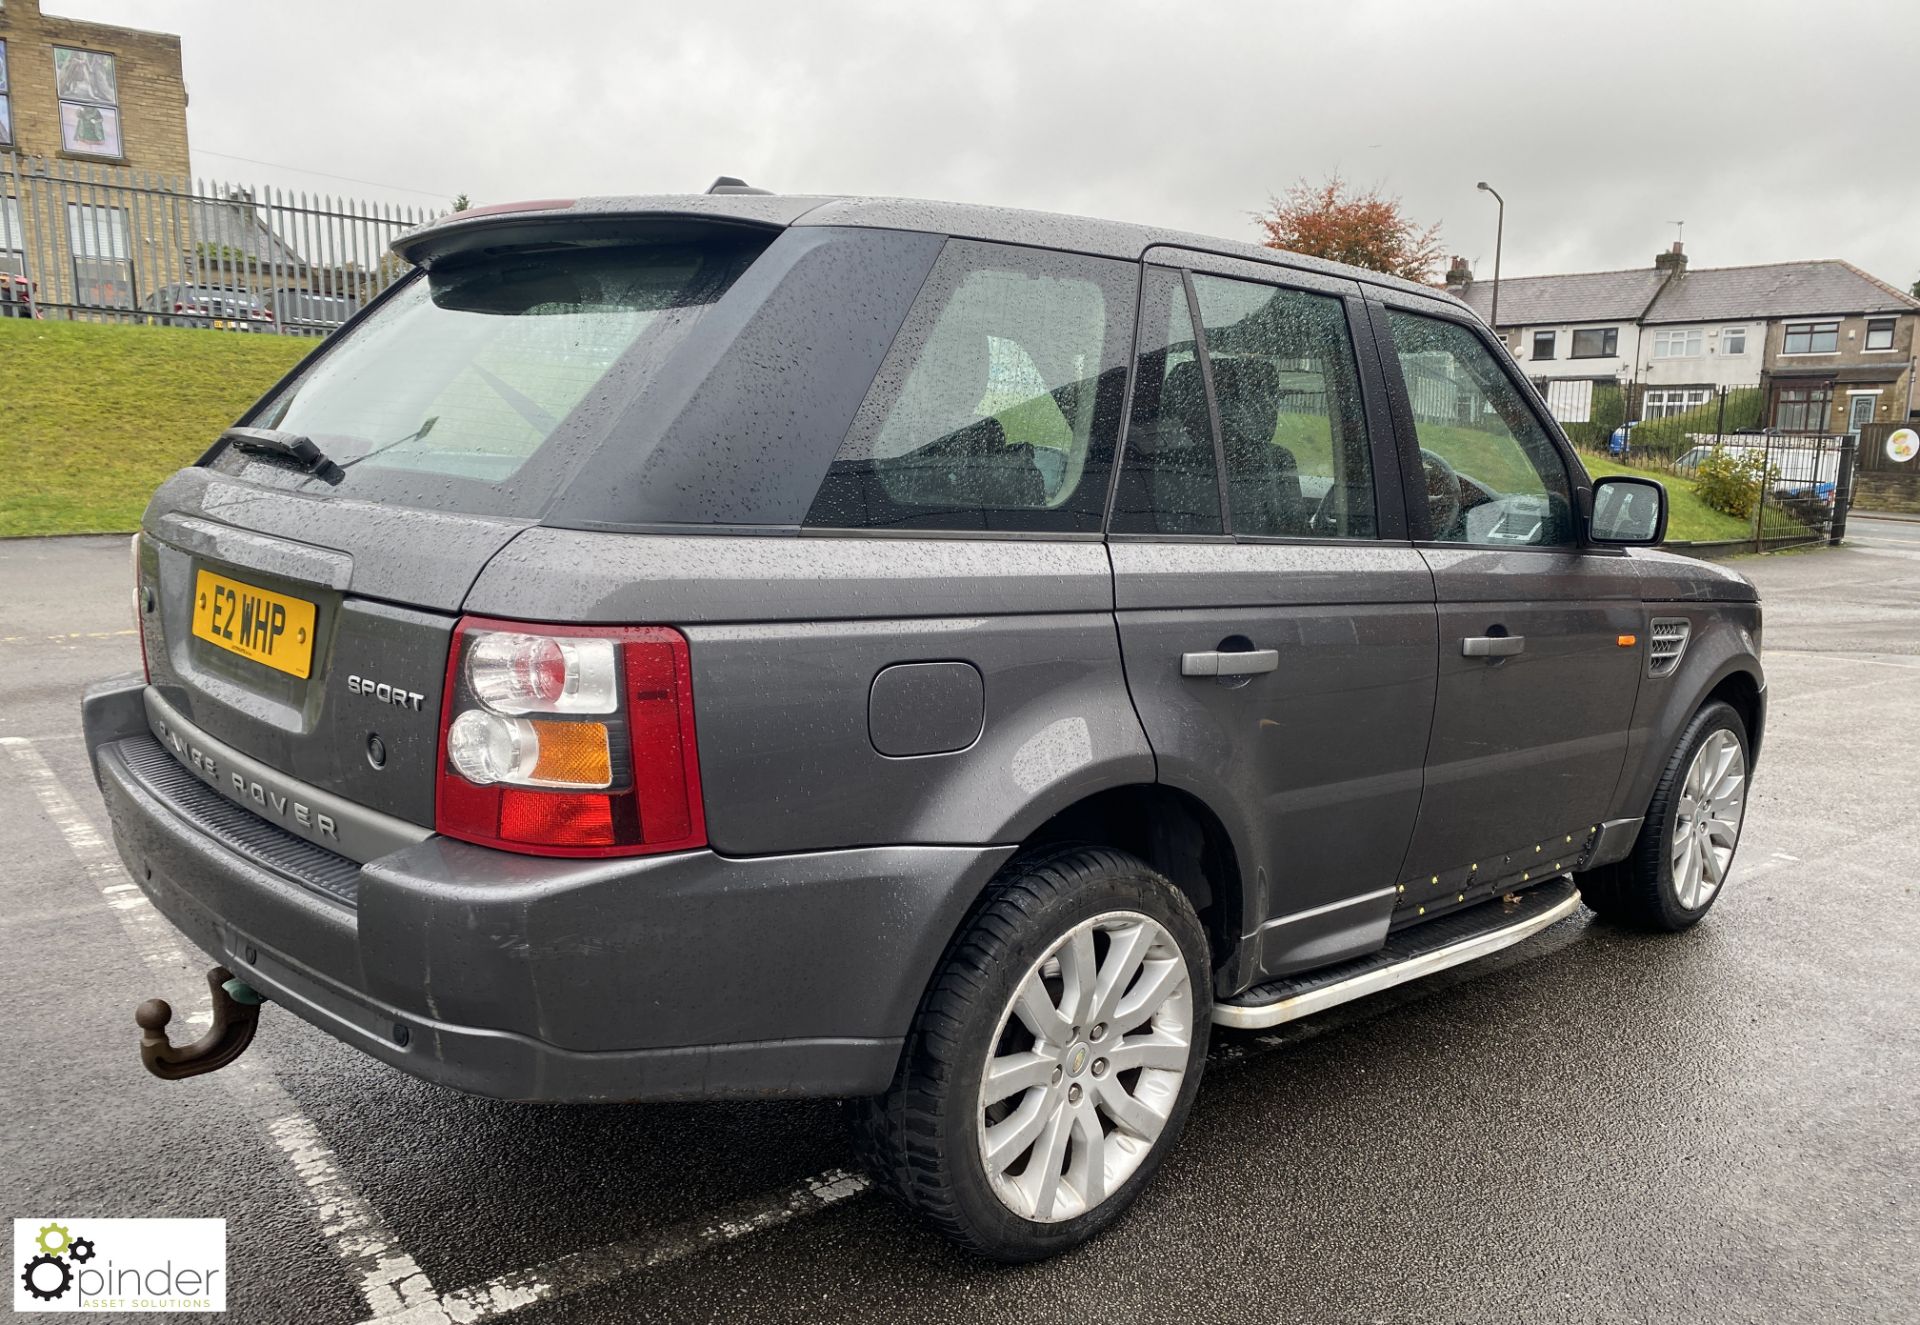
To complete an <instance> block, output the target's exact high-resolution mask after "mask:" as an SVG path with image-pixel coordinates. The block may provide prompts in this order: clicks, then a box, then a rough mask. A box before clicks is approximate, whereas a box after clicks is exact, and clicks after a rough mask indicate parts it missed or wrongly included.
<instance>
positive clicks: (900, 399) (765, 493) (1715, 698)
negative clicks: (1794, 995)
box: [85, 192, 1765, 1259]
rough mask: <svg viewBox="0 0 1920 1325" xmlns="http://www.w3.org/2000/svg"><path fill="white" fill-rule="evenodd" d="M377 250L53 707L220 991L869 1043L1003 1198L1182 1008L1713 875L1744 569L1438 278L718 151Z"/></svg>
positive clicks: (1143, 1108) (338, 1028)
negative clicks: (357, 292) (1591, 438)
mask: <svg viewBox="0 0 1920 1325" xmlns="http://www.w3.org/2000/svg"><path fill="white" fill-rule="evenodd" d="M396 247H397V248H398V250H399V252H400V253H401V255H402V256H404V257H405V258H407V259H408V260H410V261H411V262H412V263H413V264H415V270H414V272H413V273H412V274H411V275H410V276H409V277H408V278H407V279H405V280H403V281H402V282H401V283H399V284H398V285H397V286H395V287H394V288H393V289H391V290H390V291H388V292H387V293H386V294H385V295H383V296H382V297H381V298H380V299H379V300H377V301H376V302H375V303H374V304H373V305H372V306H370V307H369V308H367V309H365V310H363V311H362V312H360V313H358V314H356V315H355V316H354V318H353V319H352V320H351V322H350V323H349V324H348V326H347V327H346V328H345V329H344V331H343V332H342V333H341V334H339V335H336V336H334V337H333V338H331V339H330V340H329V341H327V342H326V343H325V344H323V345H322V346H321V347H320V348H319V349H318V350H316V352H315V353H314V354H313V355H312V356H310V357H309V358H308V359H307V360H306V361H305V362H304V363H303V364H301V365H300V366H299V367H298V368H297V369H296V370H295V371H294V372H293V373H292V374H290V375H289V377H288V378H287V379H286V380H285V381H283V382H281V383H280V384H279V385H278V386H276V387H275V388H274V389H273V390H272V391H271V392H269V393H268V395H267V396H266V397H265V399H263V400H262V401H261V402H260V403H259V405H257V406H256V407H255V408H254V409H253V410H252V411H250V412H249V414H248V415H247V416H246V417H245V418H244V419H243V420H241V421H240V424H239V426H236V427H235V428H233V429H231V430H229V431H228V432H227V433H226V434H225V435H223V437H222V438H221V439H220V440H219V442H218V443H216V444H215V445H214V446H213V447H212V449H210V450H209V452H208V453H207V455H206V456H205V457H204V458H203V459H202V460H201V462H200V463H199V464H197V465H195V466H193V467H191V468H189V469H186V470H183V471H181V472H180V473H178V474H176V475H175V476H174V477H173V478H171V479H170V480H168V482H167V483H166V484H165V485H164V486H163V487H162V488H161V489H160V491H159V492H158V494H157V495H156V496H155V498H154V500H153V503H152V505H151V506H150V507H149V509H148V511H147V513H146V516H145V518H144V520H143V522H142V529H141V532H140V534H139V535H138V536H137V538H136V539H135V544H134V572H135V576H136V584H135V594H136V607H137V611H138V613H139V620H140V631H141V642H142V645H143V649H144V654H145V660H146V675H145V676H144V677H136V678H130V679H128V680H126V681H124V682H119V683H115V684H111V685H107V686H103V687H100V688H99V689H97V690H96V691H95V692H94V693H92V694H90V696H89V697H88V700H87V702H86V709H85V723H86V728H87V737H88V742H89V746H90V748H91V750H92V752H93V758H94V766H95V771H96V775H97V777H98V779H99V782H100V785H101V789H102V791H103V794H104V795H105V798H106V801H107V806H108V810H109V813H110V815H111V818H112V822H113V825H114V833H115V838H116V841H117V843H118V846H119V849H120V852H121V855H122V857H123V859H124V860H125V861H126V863H127V865H128V867H129V869H130V871H131V872H132V875H133V877H134V878H135V880H136V881H138V882H139V884H140V886H141V887H142V889H143V890H144V891H145V892H146V894H147V895H148V896H149V897H150V898H151V899H152V900H153V902H154V904H155V905H156V906H157V907H158V908H159V909H160V910H161V911H162V912H163V913H164V914H166V915H167V916H168V917H169V918H170V919H171V920H172V921H173V922H174V923H175V924H176V925H178V926H179V927H180V929H181V930H182V931H183V932H184V933H186V934H187V935H188V936H189V937H191V938H192V939H193V940H194V941H195V942H196V943H197V944H198V945H199V946H200V947H202V948H203V949H204V950H206V951H207V952H208V953H209V954H210V955H212V956H213V957H214V958H215V959H216V960H217V961H219V962H220V963H221V964H222V966H223V968H225V969H224V970H222V971H221V972H219V973H218V974H219V975H221V976H225V975H226V974H228V973H231V974H232V975H233V977H234V978H233V982H232V984H231V986H229V987H230V988H233V989H234V990H235V991H236V992H237V993H244V994H245V995H246V996H247V997H249V998H254V997H264V998H266V999H268V1000H270V1001H271V1002H272V1003H274V1004H278V1005H280V1006H281V1007H284V1008H286V1009H288V1010H290V1011H292V1012H294V1013H296V1014H297V1015H299V1016H301V1017H304V1018H306V1019H307V1020H309V1021H312V1022H314V1023H315V1024H317V1025H319V1026H321V1027H323V1028H324V1029H326V1030H328V1031H329V1032H330V1033H332V1034H334V1035H336V1036H338V1037H340V1038H341V1039H343V1040H345V1041H347V1042H349V1043H352V1044H355V1045H357V1046H359V1047H360V1048H362V1049H363V1050H365V1051H366V1052H368V1053H369V1054H372V1055H373V1056H375V1057H378V1058H380V1059H382V1060H384V1061H386V1062H388V1063H391V1064H394V1065H395V1066H398V1067H400V1068H402V1069H404V1070H407V1071H410V1072H413V1073H416V1074H418V1075H420V1076H423V1077H426V1078H428V1079H431V1080H434V1081H437V1082H441V1083H443V1084H446V1085H449V1086H452V1087H455V1088H458V1089H462V1090H467V1091H474V1092H480V1093H485V1094H490V1095H498V1096H507V1097H513V1098H526V1099H621V1100H648V1099H684V1098H715V1097H724V1096H765V1095H831V1096H847V1097H853V1098H855V1099H856V1100H857V1101H858V1104H857V1106H856V1108H855V1115H856V1129H855V1130H856V1135H857V1137H858V1139H859V1141H860V1144H861V1146H862V1148H863V1151H864V1153H865V1154H866V1156H867V1158H868V1162H869V1164H870V1167H871V1168H872V1169H873V1171H874V1173H875V1176H876V1177H877V1178H878V1179H879V1180H880V1181H881V1182H882V1183H883V1185H885V1186H887V1187H888V1188H889V1189H891V1190H892V1191H894V1192H895V1193H896V1194H897V1195H899V1196H901V1197H902V1198H903V1199H905V1200H907V1201H908V1202H909V1203H911V1204H912V1205H914V1206H915V1207H916V1208H918V1209H919V1210H921V1211H922V1212H923V1213H925V1214H926V1215H927V1216H928V1217H929V1218H930V1219H931V1220H932V1221H933V1222H934V1223H935V1224H936V1225H937V1226H939V1227H940V1228H942V1229H943V1230H944V1231H946V1232H947V1233H949V1234H950V1235H952V1236H953V1237H955V1238H957V1239H958V1240H960V1241H961V1242H963V1243H964V1244H966V1245H968V1246H971V1247H973V1248H975V1249H977V1250H979V1251H982V1252H984V1253H987V1254H990V1255H994V1256H999V1257H1003V1258H1007V1259H1029V1258H1033V1257H1037V1256H1043V1255H1047V1254H1050V1253H1052V1252H1054V1251H1058V1250H1060V1249H1062V1248H1065V1247H1068V1246H1071V1245H1073V1244H1075V1243H1076V1242H1079V1241H1081V1240H1083V1239H1085V1238H1087V1237H1089V1236H1091V1235H1092V1234H1094V1233H1095V1232H1097V1231H1098V1230H1099V1229H1100V1228H1102V1227H1104V1226H1105V1225H1106V1224H1107V1223H1109V1222H1111V1221H1112V1220H1113V1219H1114V1218H1116V1217H1118V1215H1119V1214H1120V1213H1121V1212H1122V1211H1123V1210H1124V1209H1125V1208H1126V1206H1127V1205H1128V1204H1129V1203H1130V1202H1131V1201H1132V1199H1133V1198H1134V1196H1135V1195H1136V1194H1137V1193H1138V1191H1139V1190H1140V1188H1141V1187H1142V1186H1143V1185H1144V1184H1145V1182H1146V1181H1147V1180H1148V1179H1149V1178H1150V1176H1151V1174H1152V1172H1153V1170H1154V1169H1155V1168H1156V1167H1157V1165H1158V1164H1159V1163H1160V1162H1161V1160H1162V1159H1163V1158H1164V1156H1165V1154H1166V1153H1167V1151H1168V1149H1169V1148H1170V1147H1171V1145H1172V1144H1173V1142H1174V1141H1175V1139H1176V1138H1177V1137H1178V1135H1179V1132H1180V1130H1181V1127H1182V1125H1183V1123H1184V1121H1185V1117H1186V1114H1187V1112H1188V1109H1189V1108H1190V1106H1191V1103H1192V1100H1193V1096H1194V1093H1195V1091H1196V1089H1197V1087H1198V1084H1199V1080H1200V1075H1201V1068H1202V1066H1203V1063H1204V1060H1205V1054H1206V1047H1207V1040H1208V1033H1209V1028H1210V1026H1212V1025H1214V1024H1220V1025H1225V1026H1229V1027H1260V1026H1271V1025H1274V1024H1277V1023H1278V1022H1281V1021H1284V1020H1287V1019H1290V1018H1292V1017H1296V1016H1301V1015H1305V1014H1307V1013H1310V1012H1312V1011H1314V1010H1316V1009H1318V1008H1321V1007H1325V1006H1329V1005H1331V1004H1333V1003H1337V1002H1340V1001H1343V1000H1345V999H1349V998H1353V997H1358V996H1361V995H1363V994H1365V993H1368V992H1371V991H1373V990H1375V989H1379V988H1384V987H1387V986H1388V985H1391V984H1394V983H1398V982H1399V981H1402V980H1406V979H1411V978H1414V977H1416V976H1419V975H1421V974H1425V973H1426V972H1428V971H1431V970H1437V969H1440V968H1442V967H1444V966H1448V965H1452V964H1456V963H1458V962H1460V961H1464V960H1468V959H1470V958H1472V957H1475V956H1478V955H1481V954H1482V953H1485V952H1488V951H1492V950H1495V949H1497V948H1498V947H1501V946H1505V945H1506V944H1509V943H1511V942H1515V941H1518V940H1519V939H1520V938H1523V937H1525V936H1526V935H1528V934H1531V933H1533V932H1536V931H1537V930H1538V929H1540V928H1542V927H1544V926H1545V925H1547V924H1550V923H1553V922H1554V921H1557V920H1558V919H1560V918H1562V917H1563V916H1565V915H1567V914H1568V913H1569V912H1570V911H1571V910H1572V908H1573V907H1574V906H1575V905H1576V904H1577V902H1578V899H1579V897H1580V896H1581V895H1584V896H1585V898H1586V900H1587V902H1588V904H1589V905H1590V906H1592V907H1593V908H1594V909H1595V910H1597V911H1599V912H1600V913H1602V914H1603V915H1607V916H1611V917H1614V918H1617V919H1620V920H1623V921H1626V922H1630V923H1636V924H1639V925H1642V926H1646V927H1650V928H1656V929H1677V928H1682V927H1685V926H1686V925H1690V924H1692V923H1693V922H1694V921H1696V920H1697V919H1699V917H1700V916H1701V915H1703V914H1704V913H1705V911H1706V910H1707V908H1708V907H1709V906H1711V904H1712V902H1713V900H1714V899H1715V897H1716V896H1717V895H1718V892H1719V889H1720V885H1721V883H1722V882H1723V881H1724V880H1725V878H1726V873H1727V869H1728V867H1729V866H1730V863H1731V860H1732V857H1733V852H1734V849H1735V846H1736V845H1737V841H1738V834H1739V827H1740V819H1741V816H1742V813H1743V809H1744V803H1745V785H1746V778H1747V775H1748V772H1749V770H1750V768H1751V765H1752V761H1753V759H1754V757H1755V755H1756V754H1757V750H1758V746H1759V741H1760V736H1761V730H1762V723H1763V719H1764V708H1765V689H1764V680H1763V677H1762V673H1761V670H1760V665H1759V660H1758V650H1759V632H1760V614H1759V606H1758V604H1757V602H1756V601H1755V596H1754V594H1753V592H1752V590H1751V587H1750V586H1749V585H1747V583H1746V582H1745V581H1744V580H1743V579H1741V578H1740V577H1739V576H1737V575H1735V574H1732V573H1731V572H1728V571H1724V570H1720V569H1716V568H1713V567H1710V566H1706V565H1704V564H1700V563H1694V562H1689V561H1686V560H1683V559H1681V558H1677V557H1672V556H1669V555H1666V554H1663V553H1659V552H1654V551H1650V550H1647V549H1646V548H1645V547H1644V546H1637V545H1644V544H1649V543H1654V542H1657V541H1658V540H1659V538H1660V537H1661V534H1662V531H1663V527H1664V511H1665V506H1664V494H1663V493H1662V492H1661V491H1660V489H1659V488H1658V485H1655V484H1651V483H1647V482H1645V481H1642V480H1634V479H1609V480H1602V481H1601V483H1600V484H1597V485H1596V484H1593V483H1590V482H1589V480H1588V479H1587V477H1586V475H1585V473H1584V472H1583V470H1582V469H1581V468H1580V465H1579V463H1578V461H1577V459H1576V458H1575V457H1574V456H1573V454H1572V452H1571V451H1570V450H1569V449H1568V448H1567V446H1566V443H1565V441H1564V439H1563V438H1561V437H1560V435H1559V434H1558V432H1557V430H1556V429H1555V427H1554V425H1553V424H1552V422H1551V420H1550V418H1549V417H1548V416H1547V415H1546V413H1545V411H1544V410H1543V409H1542V407H1541V403H1540V401H1539V400H1538V398H1537V397H1536V396H1535V395H1534V393H1533V392H1532V390H1531V389H1530V388H1529V387H1528V386H1527V385H1526V384H1525V382H1524V381H1523V380H1522V379H1521V378H1520V377H1519V376H1518V374H1517V373H1516V372H1515V370H1514V368H1513V366H1512V364H1511V362H1510V361H1509V360H1508V359H1507V358H1506V356H1505V354H1504V353H1503V351H1502V350H1501V349H1500V347H1499V346H1498V343H1497V342H1496V341H1495V340H1494V339H1493V338H1492V337H1491V336H1490V335H1489V334H1488V333H1487V331H1486V329H1485V328H1484V327H1483V326H1482V325H1480V324H1479V323H1478V322H1477V321H1476V320H1475V319H1474V318H1473V317H1472V315H1471V314H1470V313H1468V312H1467V311H1466V310H1465V309H1464V308H1463V307H1461V306H1460V305H1458V304H1457V303H1455V302H1454V301H1452V300H1450V299H1448V298H1446V297H1445V296H1442V295H1440V294H1438V293H1436V292H1434V291H1431V290H1427V289H1425V288H1423V287H1419V286H1414V285H1409V284H1406V283H1402V282H1397V281H1393V280H1391V279H1389V278H1383V277H1380V276H1378V275H1375V274H1372V273H1366V272H1360V271H1355V270H1351V269H1346V268H1340V267H1336V266H1332V265H1330V264H1324V263H1318V262H1315V261H1312V260H1309V259H1302V258H1295V257H1292V256H1290V255H1286V254H1278V253H1273V252H1270V251H1267V250H1263V249H1256V248H1251V247H1248V246H1244V245H1237V244H1231V243H1226V242H1224V241H1214V240H1206V239H1202V238H1199V237H1195V236H1188V235H1178V234H1170V233H1164V232H1158V231H1152V230H1147V229H1143V228H1140V227H1134V226H1125V225H1116V224H1110V223H1105V222H1098V221H1083V220H1076V219H1072V218H1064V217H1046V216H1038V215H1034V214H1030V213H1019V212H1009V211H1004V210H999V209H990V208H973V207H961V206H949V205H941V204H930V203H910V202H888V201H869V200H856V199H824V198H787V197H772V196H766V195H759V194H753V193H743V192H724V193H720V194H715V195H706V196H696V197H670V198H641V199H619V200H594V201H584V202H578V203H562V202H548V203H537V204H528V205H525V206H521V207H511V208H501V209H491V210H488V209H482V210H480V211H477V212H476V211H470V212H465V213H461V214H459V215H457V216H455V217H451V218H449V219H447V220H445V221H443V222H439V223H436V224H435V225H432V226H429V227H427V228H424V229H422V230H420V231H416V232H414V233H412V234H410V235H408V236H405V237H403V239H402V240H401V241H399V243H398V244H397V246H396ZM1569 876H1572V878H1573V879H1577V880H1578V889H1579V892H1576V890H1575V884H1574V883H1573V882H1571V881H1570V880H1569ZM162 1022H164V1018H162ZM142 1024H143V1026H144V1025H147V1024H148V1023H147V1022H146V1021H145V1020H143V1023H142ZM250 1025H251V1023H249V1030H250ZM160 1043H161V1045H162V1046H163V1047H164V1036H163V1035H162V1036H161V1039H160ZM234 1052H237V1050H235V1051H234ZM220 1061H226V1059H224V1058H222V1059H220ZM212 1065H217V1064H212Z"/></svg>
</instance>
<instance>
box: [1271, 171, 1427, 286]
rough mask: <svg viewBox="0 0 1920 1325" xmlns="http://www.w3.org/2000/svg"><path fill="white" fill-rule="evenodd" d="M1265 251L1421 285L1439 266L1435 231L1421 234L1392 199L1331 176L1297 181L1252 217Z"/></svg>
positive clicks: (1377, 190)
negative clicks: (1320, 180)
mask: <svg viewBox="0 0 1920 1325" xmlns="http://www.w3.org/2000/svg"><path fill="white" fill-rule="evenodd" d="M1253 219H1254V220H1255V221H1256V222H1257V223H1258V224H1259V226H1260V228H1261V229H1262V230H1264V231H1266V235H1267V237H1266V239H1265V240H1263V241H1262V242H1263V243H1264V244H1265V245H1266V246H1267V247H1268V248H1283V249H1287V250H1289V251H1290V252H1294V253H1305V254H1307V255H1308V256H1309V257H1315V258H1330V259H1332V260H1333V261H1335V262H1345V263H1350V264H1351V265H1353V266H1355V267H1365V268H1367V269H1368V270H1369V271H1383V272H1386V273H1387V274H1388V275H1390V276H1399V277H1403V278H1404V279H1406V280H1409V281H1419V282H1421V283H1422V284H1431V283H1432V282H1433V272H1434V267H1435V266H1436V265H1437V264H1438V263H1439V261H1440V253H1441V250H1440V227H1439V226H1438V225H1430V226H1427V227H1425V228H1424V229H1423V228H1421V226H1420V225H1419V224H1418V223H1416V222H1414V221H1411V220H1409V219H1408V218H1407V217H1406V216H1405V215H1404V214H1402V212H1401V211H1400V200H1399V199H1398V198H1386V197H1382V196H1381V194H1380V190H1379V189H1377V188H1375V189H1368V190H1367V191H1366V192H1364V193H1362V192H1359V191H1358V190H1356V189H1354V188H1352V187H1351V186H1350V185H1348V183H1347V182H1346V181H1345V180H1344V179H1342V178H1340V176H1339V175H1333V176H1331V177H1330V178H1328V180H1327V182H1326V183H1324V184H1321V185H1318V186H1315V185H1311V184H1309V183H1307V181H1306V180H1304V179H1303V180H1301V181H1300V182H1299V183H1297V184H1295V185H1294V186H1293V187H1292V188H1290V189H1288V190H1287V194H1286V196H1285V197H1284V198H1275V199H1273V200H1272V210H1270V211H1265V212H1255V213H1254V217H1253Z"/></svg>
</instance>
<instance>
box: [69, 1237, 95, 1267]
mask: <svg viewBox="0 0 1920 1325" xmlns="http://www.w3.org/2000/svg"><path fill="white" fill-rule="evenodd" d="M70 1254H71V1255H72V1257H73V1259H74V1260H75V1262H77V1263H78V1264H81V1265H85V1264H86V1263H87V1262H88V1261H90V1260H92V1259H93V1239H92V1238H75V1239H74V1240H73V1251H72V1252H71V1253H70Z"/></svg>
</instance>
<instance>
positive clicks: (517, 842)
mask: <svg viewBox="0 0 1920 1325" xmlns="http://www.w3.org/2000/svg"><path fill="white" fill-rule="evenodd" d="M434 827H435V829H436V830H437V831H438V832H440V833H441V834H443V835H445V836H447V837H455V838H459V839H461V840H462V841H467V842H474V843H478V844H479V845H481V846H489V847H495V848H498V849H500V850H504V851H518V852H524V853H527V854H531V855H547V856H637V855H649V854H653V853H657V852H666V851H687V850H691V849H693V848H696V847H702V846H705V845H706V844H707V827H706V815H705V811H704V808H703V805H702V802H701V794H700V761H699V750H698V747H697V745H696V743H695V739H694V730H693V684H692V669H691V666H690V660H689V656H688V652H687V640H686V636H684V635H682V634H681V633H680V632H679V631H677V630H674V629H672V628H671V627H666V626H552V625H530V624H527V623H524V622H515V621H496V620H492V619H490V618H486V617H462V618H461V619H460V621H459V623H458V624H457V625H456V626H455V627H454V631H453V642H452V645H451V647H450V648H449V649H448V651H447V684H446V693H445V695H444V697H443V699H442V702H441V715H440V755H439V783H438V789H437V795H436V796H435V798H434Z"/></svg>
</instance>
